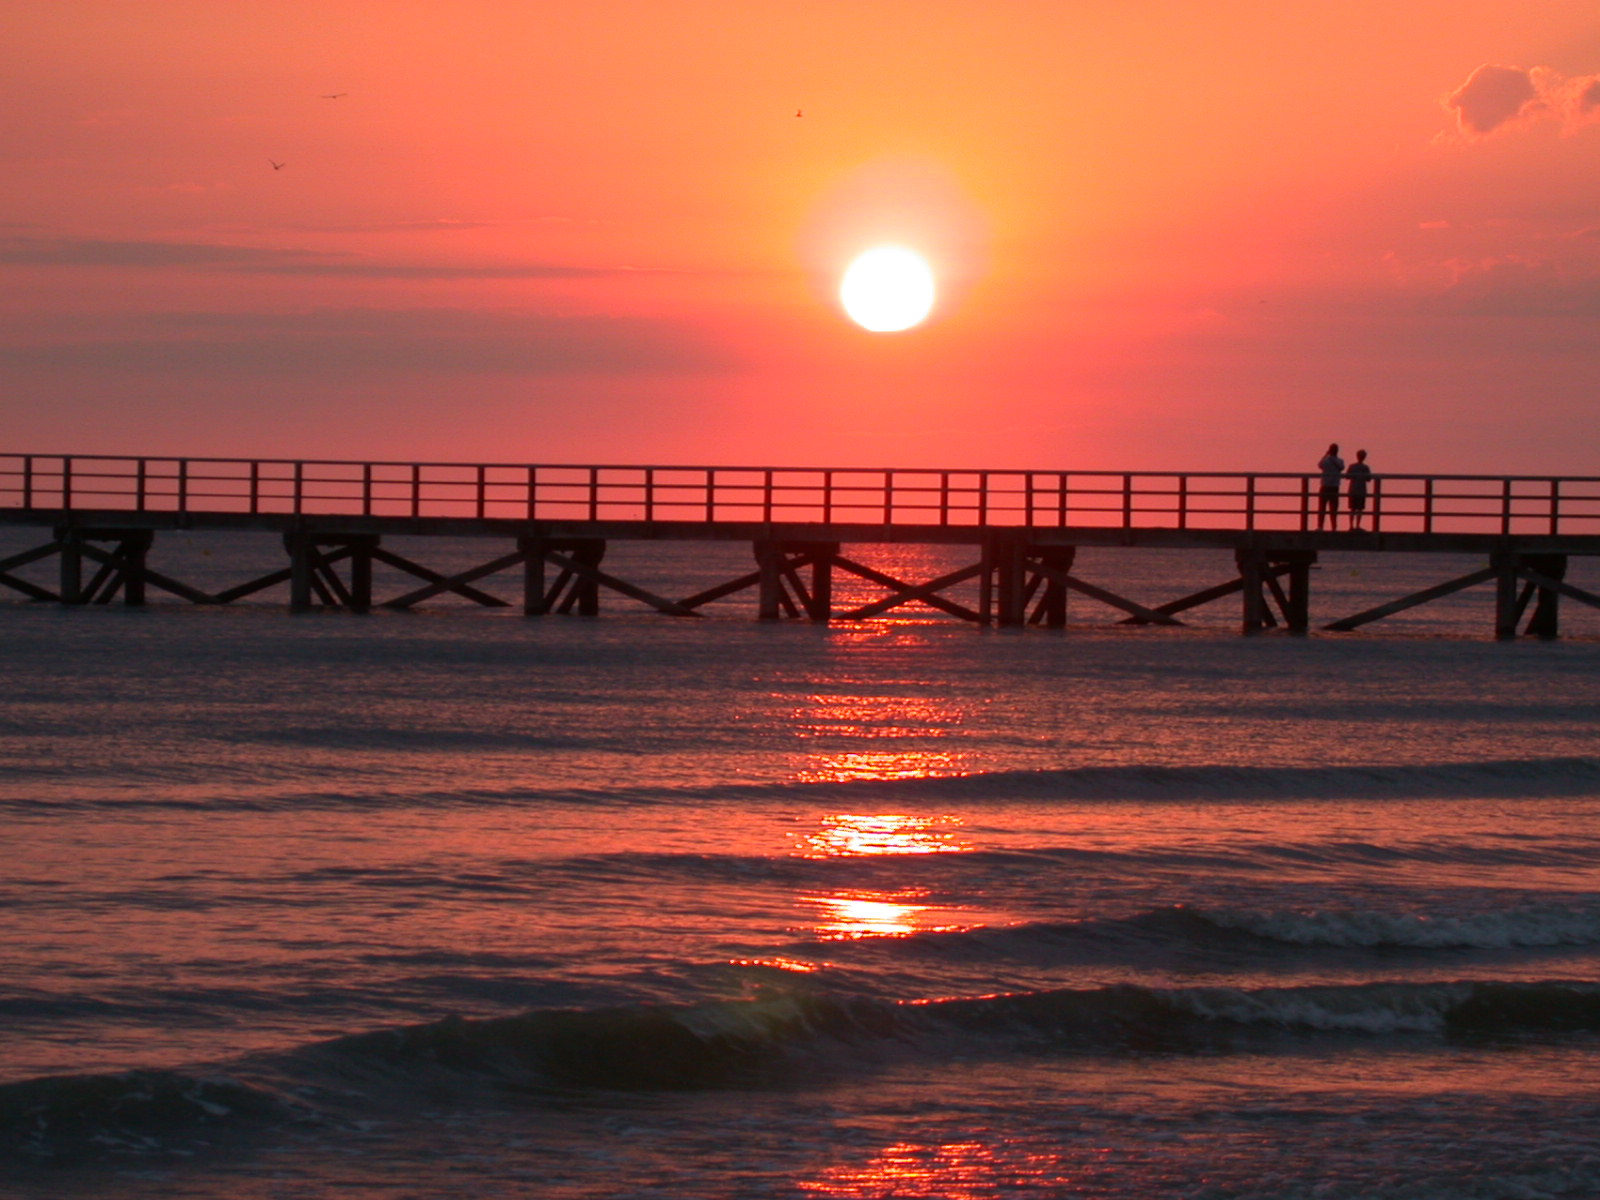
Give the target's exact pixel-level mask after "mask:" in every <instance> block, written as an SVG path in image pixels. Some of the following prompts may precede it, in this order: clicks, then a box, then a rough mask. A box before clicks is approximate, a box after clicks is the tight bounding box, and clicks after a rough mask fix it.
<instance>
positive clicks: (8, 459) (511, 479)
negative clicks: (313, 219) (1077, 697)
mask: <svg viewBox="0 0 1600 1200" xmlns="http://www.w3.org/2000/svg"><path fill="white" fill-rule="evenodd" d="M1317 500H1318V479H1317V476H1316V475H1315V474H1314V473H1307V474H1299V473H1293V472H1257V473H1236V472H1217V471H1186V472H1185V471H1020V470H1012V471H977V470H928V469H911V470H897V469H867V468H859V467H844V468H804V467H680V466H571V465H560V464H510V463H448V462H411V463H405V462H353V461H338V460H299V459H222V458H136V457H120V456H103V455H49V454H0V508H6V509H20V510H25V511H45V512H61V513H72V512H84V511H95V512H126V513H163V514H171V513H179V514H182V513H197V514H198V513H208V514H251V515H273V514H277V515H290V516H313V515H315V516H350V517H357V516H359V517H411V518H439V517H453V518H475V519H480V520H482V519H503V520H541V521H626V522H645V523H654V522H693V523H697V524H721V523H741V524H751V523H760V524H774V523H777V524H789V523H796V524H798V523H822V524H829V525H871V526H919V527H926V526H953V527H996V526H999V527H1025V528H1051V529H1054V528H1069V527H1084V528H1102V529H1103V528H1122V529H1179V530H1200V529H1219V530H1239V529H1245V530H1263V531H1270V530H1281V531H1306V530H1312V529H1315V528H1316V524H1317ZM1340 510H1341V513H1340V515H1341V517H1343V516H1344V515H1345V504H1344V501H1343V498H1341V504H1340ZM1365 526H1366V528H1367V529H1369V530H1371V531H1373V532H1392V533H1424V534H1434V533H1438V534H1445V533H1467V534H1495V533H1499V534H1523V535H1527V534H1548V535H1551V536H1559V535H1594V534H1597V533H1600V476H1542V475H1541V476H1531V475H1495V476H1489V475H1409V474H1383V475H1375V476H1373V478H1372V482H1371V487H1370V491H1369V498H1368V501H1367V519H1366V522H1365Z"/></svg>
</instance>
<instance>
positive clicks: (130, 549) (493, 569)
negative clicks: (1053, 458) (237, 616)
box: [0, 454, 1600, 638]
mask: <svg viewBox="0 0 1600 1200" xmlns="http://www.w3.org/2000/svg"><path fill="white" fill-rule="evenodd" d="M1317 482H1318V481H1317V477H1316V476H1315V474H1312V473H1305V474H1302V473H1287V472H1271V473H1228V472H1117V471H981V470H927V469H906V470H901V469H865V468H793V467H678V466H618V465H603V466H572V465H551V464H504V463H421V462H414V463H396V462H356V461H312V460H277V459H271V460H269V459H195V458H149V457H144V458H140V457H118V456H81V455H33V454H10V455H4V454H0V524H7V525H12V526H24V527H38V528H41V529H46V530H48V531H49V535H48V540H47V541H44V542H41V543H40V544H39V545H37V546H34V547H32V548H30V549H29V550H26V551H23V552H21V553H18V554H13V555H11V556H10V557H8V558H5V559H3V560H0V587H4V588H8V589H11V590H13V591H15V592H21V593H22V594H24V595H26V596H28V597H30V598H32V599H35V600H41V601H53V602H58V603H64V604H104V603H108V602H110V601H111V600H113V599H115V598H118V597H119V596H120V598H121V599H122V600H123V602H124V603H127V604H135V605H137V604H143V603H144V602H145V599H146V595H147V590H148V589H149V588H151V587H154V588H158V589H160V590H163V591H166V592H168V593H170V594H172V595H176V596H179V597H181V598H183V599H185V600H188V601H191V602H193V603H197V604H227V603H232V602H234V601H236V600H239V599H243V598H244V597H247V596H251V595H255V594H257V593H260V592H263V591H266V590H267V589H269V588H272V587H275V586H280V585H285V584H286V585H287V586H288V589H289V605H290V608H291V609H293V610H297V611H298V610H306V609H311V608H339V609H347V610H350V611H354V612H365V611H368V610H370V609H371V608H373V607H374V606H383V607H389V608H410V607H413V606H415V605H418V604H422V603H424V602H426V601H428V600H430V599H432V598H434V597H437V596H440V595H442V594H444V593H447V592H448V593H452V594H454V595H456V596H460V597H465V598H467V599H470V600H472V601H474V602H476V603H479V604H485V605H491V606H510V605H511V604H512V603H513V601H509V600H506V599H504V598H502V597H500V596H498V595H496V594H495V593H493V592H491V591H489V590H487V589H486V588H484V587H479V586H478V585H479V584H480V583H485V582H486V581H488V580H489V579H491V577H494V576H499V575H502V574H503V573H506V572H515V573H516V575H517V576H518V577H519V579H518V587H517V590H518V591H519V593H520V595H519V596H518V598H517V601H516V602H518V603H520V605H521V608H522V611H523V612H524V613H526V614H528V615H530V616H538V615H543V614H546V613H552V612H578V613H584V614H592V613H595V612H597V611H598V609H599V603H600V596H601V594H602V593H607V592H609V593H612V594H616V595H621V596H624V597H627V598H629V599H630V600H633V601H636V602H639V603H643V604H647V605H649V606H651V607H653V608H655V609H657V610H659V611H661V612H663V613H668V614H671V615H674V616H697V615H700V614H699V611H698V610H699V609H700V608H701V607H703V606H704V605H705V604H707V603H709V602H711V601H712V600H715V599H719V598H722V597H724V596H727V595H730V594H732V593H734V592H737V591H740V590H743V589H746V588H751V589H755V590H756V592H757V594H758V598H759V599H758V612H759V615H760V616H761V617H762V618H765V619H777V618H779V617H782V616H790V617H803V618H806V619H809V620H812V621H830V620H846V619H861V618H865V617H869V616H874V615H877V614H879V613H882V612H886V611H889V610H890V609H892V608H895V607H898V606H901V605H905V604H913V603H916V604H922V605H926V606H928V607H932V608H934V609H936V610H938V611H941V612H944V613H947V614H949V615H951V616H955V617H959V618H962V619H964V620H969V621H973V622H977V623H981V624H1000V625H1025V624H1035V625H1043V626H1047V627H1048V626H1054V627H1060V626H1062V625H1064V624H1065V623H1066V599H1067V595H1068V593H1069V592H1077V593H1079V594H1083V595H1087V596H1090V597H1092V598H1094V599H1096V600H1098V601H1101V602H1103V603H1106V604H1109V605H1110V606H1112V607H1113V608H1116V609H1120V610H1121V611H1122V612H1123V613H1124V614H1125V619H1126V620H1128V621H1130V622H1135V623H1146V624H1165V625H1176V624H1180V623H1181V620H1180V618H1179V617H1178V616H1177V614H1179V613H1181V612H1185V611H1187V610H1189V609H1191V608H1194V607H1197V606H1199V605H1201V604H1208V603H1212V602H1214V601H1216V600H1220V599H1222V598H1224V597H1230V596H1234V595H1237V596H1239V597H1241V604H1242V610H1241V619H1240V624H1241V629H1242V630H1243V631H1244V632H1245V633H1257V632H1260V631H1262V630H1264V629H1268V628H1271V627H1274V626H1277V625H1279V624H1280V623H1281V625H1282V627H1283V628H1285V629H1286V630H1288V631H1289V632H1291V633H1305V632H1307V630H1308V629H1309V588H1310V568H1311V566H1312V565H1313V564H1314V563H1315V562H1316V560H1317V556H1318V554H1319V553H1321V552H1324V551H1340V550H1363V551H1375V552H1382V553H1410V554H1426V553H1444V552H1453V553H1468V554H1475V555H1480V556H1482V558H1483V562H1484V565H1483V566H1482V567H1481V568H1480V569H1478V570H1475V571H1473V572H1471V573H1469V574H1467V575H1463V576H1459V577H1456V578H1452V579H1448V580H1444V581H1441V583H1439V584H1438V585H1435V586H1433V587H1430V588H1426V589H1424V590H1423V591H1421V592H1416V593H1413V594H1411V595H1407V596H1401V597H1397V598H1396V599H1395V600H1394V601H1392V602H1390V603H1387V604H1384V605H1380V606H1378V607H1377V608H1374V609H1370V610H1368V611H1366V612H1362V613H1355V614H1351V615H1350V616H1347V617H1344V618H1341V619H1340V620H1338V621H1334V622H1332V623H1330V624H1328V625H1327V626H1326V628H1329V629H1334V630H1350V629H1355V628H1358V627H1360V626H1361V625H1364V624H1367V623H1369V622H1371V621H1375V620H1379V619H1381V618H1382V617H1385V616H1389V615H1392V614H1393V613H1396V612H1400V611H1404V610H1405V609H1407V608H1411V607H1414V606H1416V605H1418V604H1423V603H1427V602H1429V601H1431V600H1435V599H1438V598H1439V597H1441V596H1445V595H1449V594H1451V593H1453V592H1456V591H1460V590H1462V589H1464V588H1468V587H1473V586H1477V585H1480V584H1485V583H1490V582H1493V583H1494V585H1495V605H1494V632H1495V636H1496V637H1499V638H1511V637H1515V636H1516V635H1517V633H1518V631H1519V629H1521V628H1522V627H1523V622H1524V618H1527V622H1526V630H1525V631H1526V632H1528V633H1530V634H1533V635H1536V636H1540V637H1545V638H1550V637H1555V636H1557V634H1558V632H1559V613H1560V600H1561V599H1562V598H1563V597H1565V598H1567V599H1570V600H1573V601H1575V602H1578V603H1582V604H1586V605H1591V606H1594V607H1600V597H1597V596H1595V595H1594V594H1593V593H1590V592H1587V591H1585V590H1583V589H1580V588H1578V587H1576V586H1574V585H1572V584H1570V583H1568V582H1566V579H1565V575H1566V570H1567V564H1568V560H1569V558H1570V557H1571V556H1574V555H1579V556H1586V555H1587V556H1593V555H1600V477H1597V476H1478V475H1379V476H1374V477H1373V479H1372V483H1371V488H1370V493H1369V497H1368V502H1367V507H1366V511H1365V513H1364V514H1363V522H1362V523H1363V526H1364V528H1362V529H1359V530H1351V529H1349V527H1348V526H1349V522H1350V515H1349V513H1348V511H1346V510H1345V508H1344V506H1343V501H1341V510H1340V512H1339V513H1338V515H1337V519H1336V521H1335V522H1334V525H1335V527H1334V528H1319V523H1321V522H1319V514H1318V512H1317V507H1318V504H1317V502H1318V495H1317ZM1337 526H1344V528H1337ZM172 530H214V531H248V530H255V531H268V532H273V533H278V534H281V535H282V538H283V543H284V549H285V556H286V560H287V561H286V563H285V565H284V566H283V567H282V568H281V569H280V570H277V571H274V572H271V573H269V574H267V575H264V576H260V577H258V578H255V579H249V580H241V581H240V582H239V583H238V584H236V585H234V586H231V587H228V588H225V589H222V590H213V591H210V592H207V591H203V590H201V589H199V588H197V587H194V586H193V585H191V584H188V583H185V582H183V581H181V580H178V579H176V578H173V577H171V576H169V575H167V574H164V573H162V572H160V571H158V570H156V569H155V568H154V567H152V566H151V564H150V561H149V559H150V552H151V549H152V547H153V545H154V541H155V538H156V536H157V535H158V534H160V533H161V532H163V531H172ZM402 535H405V536H420V537H455V538H461V537H467V538H482V539H498V540H500V541H501V542H502V543H504V549H503V551H502V552H501V553H498V554H495V555H493V556H492V557H489V558H486V559H485V561H484V562H482V563H480V564H478V565H477V566H475V567H474V568H472V569H470V570H468V571H465V572H459V571H458V572H456V573H454V574H451V575H445V574H442V573H440V572H438V571H435V570H432V569H431V568H429V567H427V566H425V565H424V564H422V563H418V562H415V561H413V560H411V559H407V558H405V557H403V556H401V555H399V554H396V553H395V552H394V551H393V550H392V549H391V548H389V547H386V546H385V545H384V544H383V543H384V539H385V538H386V537H396V536H402ZM640 540H683V541H699V542H727V541H741V542H748V543H749V544H750V545H751V546H752V549H753V552H754V569H753V570H752V571H750V572H748V573H746V574H744V575H741V576H738V577H736V578H734V579H723V580H719V581H709V580H708V585H709V586H707V587H706V588H705V589H703V590H701V591H699V592H697V593H695V594H694V595H691V596H684V597H678V598H671V597H665V596H659V595H655V594H653V593H651V592H649V591H647V590H646V589H644V588H641V587H639V586H637V585H635V584H632V583H630V582H628V581H627V580H624V579H621V578H619V577H618V576H616V575H614V574H611V573H609V572H607V571H606V570H604V569H603V568H602V566H601V563H602V561H603V559H604V555H605V550H606V546H607V544H608V543H610V542H613V541H640ZM882 543H926V544H943V545H956V546H970V547H972V548H973V561H972V562H971V563H970V564H969V565H968V566H966V567H964V568H961V569H959V570H957V571H954V572H951V573H948V574H946V575H944V576H941V577H939V578H936V579H931V580H920V581H919V580H904V579H896V578H893V577H890V576H888V575H884V574H883V573H881V572H878V571H876V570H874V569H873V568H871V567H868V566H865V565H864V564H862V563H860V562H857V561H855V560H854V559H853V558H851V557H849V556H848V555H847V554H845V553H843V548H844V547H847V546H851V545H871V544H882ZM1081 546H1126V547H1166V548H1187V549H1213V550H1215V549H1223V550H1231V551H1232V552H1233V555H1234V560H1235V564H1236V566H1237V575H1236V576H1235V577H1233V578H1230V579H1226V580H1222V581H1219V583H1218V584H1217V585H1215V586H1214V587H1210V588H1206V589H1203V590H1202V591H1200V592H1196V593H1193V594H1190V595H1187V596H1183V597H1179V598H1177V599H1174V600H1171V601H1167V602H1165V603H1160V604H1153V605H1147V604H1141V603H1139V602H1137V601H1134V600H1131V599H1129V598H1127V597H1123V596H1119V595H1116V594H1115V593H1112V592H1109V591H1107V590H1106V589H1104V588H1101V587H1098V586H1097V585H1095V584H1094V583H1092V582H1091V581H1089V580H1087V579H1084V578H1082V577H1081V576H1080V575H1078V574H1076V573H1075V572H1074V570H1073V567H1074V558H1075V552H1076V550H1077V549H1078V547H1081ZM51 558H55V559H57V560H59V586H57V587H54V588H52V587H49V586H46V585H45V584H43V583H40V582H39V581H38V580H37V578H34V579H29V578H25V577H23V576H21V575H18V574H17V573H16V572H17V571H18V570H19V569H21V568H23V567H26V566H29V565H30V564H37V563H40V562H43V561H45V560H48V559H51ZM375 562H377V563H383V564H385V565H387V566H389V567H391V568H394V569H397V570H399V571H401V572H403V573H405V574H406V575H409V576H411V577H412V578H414V579H415V580H416V581H417V583H418V585H419V586H417V587H414V588H412V590H410V591H408V592H406V593H404V594H402V595H398V596H394V597H389V598H386V599H382V600H377V599H376V598H375V597H374V595H373V590H372V568H373V564H374V563H375ZM86 569H87V570H88V572H89V574H88V577H87V578H86ZM552 571H553V573H554V577H553V579H552V578H549V577H548V576H549V575H550V573H551V572H552ZM841 571H842V572H846V573H849V574H851V575H854V576H856V577H858V578H860V579H864V580H867V581H868V582H870V583H872V584H873V585H875V586H876V587H879V588H881V589H882V590H883V596H882V598H881V599H879V600H877V601H874V602H872V603H869V604H866V605H864V606H859V607H857V608H854V609H850V610H846V611H841V610H839V609H837V608H836V607H835V605H834V603H833V598H832V579H833V577H834V575H835V574H836V573H837V572H841ZM974 583H975V584H976V586H977V591H978V600H977V602H976V604H975V605H974V604H971V603H966V602H961V601H958V600H956V599H955V598H953V597H952V595H951V594H950V593H951V589H953V588H956V587H957V586H958V585H966V586H967V587H968V588H969V589H970V588H971V587H972V585H973V584H974ZM1530 610H1531V615H1530Z"/></svg>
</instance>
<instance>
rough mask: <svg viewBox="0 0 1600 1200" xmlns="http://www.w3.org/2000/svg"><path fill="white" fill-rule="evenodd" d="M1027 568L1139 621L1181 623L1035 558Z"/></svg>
mask: <svg viewBox="0 0 1600 1200" xmlns="http://www.w3.org/2000/svg"><path fill="white" fill-rule="evenodd" d="M1027 568H1028V570H1030V571H1035V572H1037V573H1038V574H1040V575H1043V576H1044V577H1045V578H1046V579H1048V580H1051V581H1052V582H1054V583H1059V584H1060V585H1061V586H1062V587H1068V588H1071V589H1072V590H1073V591H1075V592H1079V593H1081V594H1083V595H1085V596H1088V597H1089V598H1090V599H1092V600H1098V601H1100V603H1101V604H1109V605H1110V606H1111V607H1112V608H1120V609H1121V610H1122V611H1123V612H1125V613H1131V614H1132V615H1133V616H1135V617H1137V618H1139V619H1140V620H1141V621H1144V622H1146V623H1147V624H1151V625H1182V624H1183V622H1182V621H1180V620H1178V619H1177V618H1176V617H1173V616H1169V615H1168V614H1167V613H1164V612H1162V611H1161V610H1160V609H1156V608H1146V607H1145V606H1144V605H1142V604H1137V603H1135V602H1134V601H1132V600H1129V599H1127V598H1126V597H1124V596H1119V595H1117V594H1116V593H1115V592H1108V591H1106V590H1105V588H1099V587H1095V585H1094V584H1092V583H1085V582H1084V581H1083V580H1081V579H1079V578H1078V577H1077V576H1076V575H1069V574H1067V572H1065V571H1058V570H1056V569H1055V568H1054V567H1050V566H1046V565H1045V564H1044V563H1042V562H1039V561H1038V560H1036V559H1031V558H1030V559H1029V560H1028V562H1027Z"/></svg>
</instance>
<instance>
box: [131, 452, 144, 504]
mask: <svg viewBox="0 0 1600 1200" xmlns="http://www.w3.org/2000/svg"><path fill="white" fill-rule="evenodd" d="M133 478H134V485H133V510H134V512H143V511H144V488H145V460H144V459H142V458H141V459H140V460H139V465H138V466H137V467H135V468H134V473H133Z"/></svg>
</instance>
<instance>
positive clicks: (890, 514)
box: [883, 471, 894, 526]
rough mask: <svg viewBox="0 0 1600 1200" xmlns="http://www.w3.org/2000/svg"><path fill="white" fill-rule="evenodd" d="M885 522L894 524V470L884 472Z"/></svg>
mask: <svg viewBox="0 0 1600 1200" xmlns="http://www.w3.org/2000/svg"><path fill="white" fill-rule="evenodd" d="M883 523H884V525H886V526H887V525H893V524H894V472H893V471H885V472H884V473H883Z"/></svg>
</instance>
